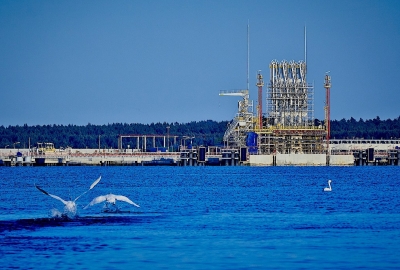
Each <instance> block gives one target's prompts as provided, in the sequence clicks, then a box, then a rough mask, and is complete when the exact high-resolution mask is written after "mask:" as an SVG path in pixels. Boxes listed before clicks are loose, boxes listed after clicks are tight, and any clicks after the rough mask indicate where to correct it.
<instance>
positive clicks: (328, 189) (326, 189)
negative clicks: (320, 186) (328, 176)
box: [324, 180, 332, 191]
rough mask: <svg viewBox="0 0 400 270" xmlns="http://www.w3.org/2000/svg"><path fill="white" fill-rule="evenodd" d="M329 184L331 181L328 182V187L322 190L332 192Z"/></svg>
mask: <svg viewBox="0 0 400 270" xmlns="http://www.w3.org/2000/svg"><path fill="white" fill-rule="evenodd" d="M331 182H332V180H328V186H329V187H326V188H324V191H332V187H331Z"/></svg>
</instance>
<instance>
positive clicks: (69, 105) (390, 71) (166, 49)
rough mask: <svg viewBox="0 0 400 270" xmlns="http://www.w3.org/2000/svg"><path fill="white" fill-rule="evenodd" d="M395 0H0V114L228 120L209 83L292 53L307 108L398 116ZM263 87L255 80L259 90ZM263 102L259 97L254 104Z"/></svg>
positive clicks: (241, 81)
mask: <svg viewBox="0 0 400 270" xmlns="http://www.w3.org/2000/svg"><path fill="white" fill-rule="evenodd" d="M399 18H400V1H363V0H360V1H358V0H350V1H341V0H336V1H292V0H288V1H268V0H263V1H255V0H248V1H207V0H206V1H191V0H188V1H181V0H174V1H166V0H165V1H161V0H160V1H156V0H143V1H73V0H72V1H71V0H70V1H3V0H0V48H1V50H0V94H1V98H0V108H1V113H0V125H4V126H8V125H23V124H28V125H44V124H46V125H47V124H63V125H67V124H75V125H86V124H88V123H91V124H108V123H144V124H147V123H157V122H168V123H170V122H179V123H187V122H191V121H200V120H209V119H210V120H216V121H221V120H231V119H232V118H233V117H234V115H235V113H236V112H237V101H238V98H235V97H221V96H219V95H218V93H219V91H220V90H229V89H245V88H246V87H247V23H248V21H249V25H250V67H249V71H250V72H249V74H250V99H252V100H253V101H254V104H256V102H257V88H256V86H255V83H256V74H257V71H258V70H261V72H262V74H263V75H264V80H265V81H266V82H267V81H268V80H269V63H270V62H271V61H272V60H274V59H276V60H278V61H281V60H288V61H290V60H295V61H300V60H304V38H303V37H304V26H305V25H306V26H307V64H308V74H307V76H308V77H307V78H308V82H309V83H313V84H314V86H315V88H314V92H315V94H314V111H315V117H316V118H319V119H323V118H324V109H323V107H324V104H325V89H324V88H323V83H324V75H325V73H326V72H327V71H330V75H331V77H332V88H331V107H332V108H331V118H332V119H337V120H340V119H342V118H345V119H349V118H350V117H354V118H355V119H357V120H358V119H360V118H363V119H364V120H365V119H372V118H375V117H376V116H379V117H380V118H381V119H388V118H390V119H393V118H397V117H398V116H400V110H399V109H398V108H399V101H400V87H399V80H400V77H399V72H400V69H399V67H400V65H399V64H400V19H399ZM265 91H266V88H265V87H264V97H265ZM264 108H265V105H264Z"/></svg>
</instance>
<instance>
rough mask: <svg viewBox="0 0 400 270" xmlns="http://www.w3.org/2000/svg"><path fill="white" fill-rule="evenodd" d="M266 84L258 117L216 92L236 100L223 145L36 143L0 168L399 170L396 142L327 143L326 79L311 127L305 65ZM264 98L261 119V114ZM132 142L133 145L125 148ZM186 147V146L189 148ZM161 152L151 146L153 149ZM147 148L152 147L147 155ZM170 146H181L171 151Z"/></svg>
mask: <svg viewBox="0 0 400 270" xmlns="http://www.w3.org/2000/svg"><path fill="white" fill-rule="evenodd" d="M269 67H270V79H269V84H268V87H267V88H266V91H265V92H264V89H263V87H264V79H263V76H262V74H261V72H258V74H257V83H256V86H257V90H258V101H257V107H256V112H255V113H254V112H253V102H252V101H251V100H250V97H249V90H248V89H244V90H230V91H220V93H219V95H220V96H234V97H237V98H239V101H238V112H237V113H236V115H235V117H234V118H233V120H232V121H231V122H230V124H229V126H228V128H227V130H226V132H225V134H224V138H223V141H224V145H223V146H222V147H217V146H208V147H203V146H197V147H194V146H192V144H190V143H189V141H190V139H191V137H190V136H181V137H180V136H175V135H173V134H169V133H168V134H165V135H143V134H140V135H137V134H121V135H119V136H118V149H100V148H98V149H72V148H66V149H56V148H55V147H54V145H53V143H50V142H48V143H37V145H36V146H34V147H32V148H31V147H29V148H28V149H18V148H15V145H14V148H13V149H0V166H113V165H114V166H115V165H118V166H241V165H249V166H367V165H369V166H371V165H395V166H399V165H400V162H399V160H400V140H397V139H395V140H364V139H351V140H350V139H349V140H335V139H331V138H330V88H331V77H330V76H329V74H326V75H325V80H324V84H323V86H324V88H325V92H326V102H325V107H324V110H325V121H324V123H323V124H321V123H319V125H315V123H314V108H313V106H314V97H313V92H314V87H313V86H312V85H309V84H308V83H307V81H306V75H307V72H306V63H305V62H302V61H300V62H294V61H291V62H287V61H282V62H278V61H276V60H274V61H272V62H271V63H270V66H269ZM263 94H265V96H266V98H265V112H264V111H263V103H264V102H263V101H264V99H263ZM126 138H131V139H132V138H133V141H135V142H136V143H135V145H132V146H131V145H125V144H124V139H126ZM188 140H189V141H188ZM160 144H161V145H162V147H157V146H159V145H160ZM148 145H151V146H152V147H151V148H148ZM170 145H179V149H177V150H174V149H173V148H172V147H170Z"/></svg>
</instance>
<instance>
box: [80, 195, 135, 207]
mask: <svg viewBox="0 0 400 270" xmlns="http://www.w3.org/2000/svg"><path fill="white" fill-rule="evenodd" d="M117 201H123V202H127V203H129V204H132V205H134V206H136V207H140V206H139V205H138V204H136V203H134V202H132V201H131V200H130V199H129V198H128V197H125V196H122V195H114V194H107V195H102V196H98V197H96V198H94V199H93V200H92V201H91V202H90V203H89V204H88V205H86V206H85V207H84V208H83V209H86V208H88V207H89V206H92V205H95V204H97V203H102V202H106V207H108V205H109V204H111V205H113V206H115V204H116V202H117Z"/></svg>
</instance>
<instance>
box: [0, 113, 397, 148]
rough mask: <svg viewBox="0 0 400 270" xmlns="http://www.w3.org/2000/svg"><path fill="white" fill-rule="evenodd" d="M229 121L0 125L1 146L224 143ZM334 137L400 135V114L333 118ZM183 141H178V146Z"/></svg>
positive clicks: (332, 135)
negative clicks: (145, 138) (149, 139)
mask: <svg viewBox="0 0 400 270" xmlns="http://www.w3.org/2000/svg"><path fill="white" fill-rule="evenodd" d="M228 123H229V122H228V121H221V122H216V121H212V120H207V121H193V122H190V123H177V122H175V123H166V122H164V123H151V124H139V123H132V124H127V123H124V124H122V123H113V124H107V125H92V124H90V123H88V124H87V125H86V126H77V125H71V124H70V125H55V124H54V125H36V126H28V125H27V124H25V125H23V126H19V125H16V126H8V127H4V126H0V148H28V147H29V143H30V146H31V147H33V146H36V145H37V143H38V142H52V143H54V145H55V147H56V148H67V147H72V148H93V149H97V148H99V147H100V148H101V149H116V148H118V136H119V135H121V134H135V135H165V136H167V135H169V136H171V137H172V136H179V137H182V136H187V137H188V138H189V139H190V141H191V142H192V144H193V145H204V146H220V145H223V136H224V133H225V130H226V128H227V125H228ZM315 124H316V125H319V124H323V120H318V119H315ZM331 138H332V139H352V138H364V139H391V138H393V139H394V138H400V117H397V118H395V119H387V120H381V119H380V118H379V117H378V116H377V117H375V118H374V119H368V120H363V119H361V118H360V119H359V120H356V119H354V118H353V117H351V118H350V119H347V120H346V119H341V120H332V121H331ZM134 140H135V139H131V140H130V139H129V138H127V139H124V145H132V146H133V145H135V143H136V142H135V141H134ZM181 143H182V142H181V141H177V142H176V145H175V147H177V145H179V144H181ZM188 143H189V141H188ZM158 144H160V142H159V143H158ZM158 146H161V145H158Z"/></svg>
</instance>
